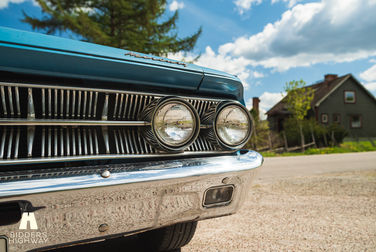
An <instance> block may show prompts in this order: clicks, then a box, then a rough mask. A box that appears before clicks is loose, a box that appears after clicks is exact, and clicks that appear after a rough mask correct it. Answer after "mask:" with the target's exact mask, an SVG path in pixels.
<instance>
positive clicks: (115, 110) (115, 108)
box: [113, 93, 119, 119]
mask: <svg viewBox="0 0 376 252" xmlns="http://www.w3.org/2000/svg"><path fill="white" fill-rule="evenodd" d="M118 100H119V94H118V93H116V98H115V105H114V106H115V107H114V116H113V118H114V119H116V112H117V107H118Z"/></svg>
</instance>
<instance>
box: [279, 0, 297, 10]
mask: <svg viewBox="0 0 376 252" xmlns="http://www.w3.org/2000/svg"><path fill="white" fill-rule="evenodd" d="M280 1H283V2H285V3H286V2H289V4H288V7H289V8H291V7H293V6H295V5H296V4H297V3H299V2H301V1H302V0H272V4H274V3H277V2H280Z"/></svg>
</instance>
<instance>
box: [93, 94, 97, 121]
mask: <svg viewBox="0 0 376 252" xmlns="http://www.w3.org/2000/svg"><path fill="white" fill-rule="evenodd" d="M97 105H98V92H95V101H94V116H93V117H94V118H96V117H97Z"/></svg>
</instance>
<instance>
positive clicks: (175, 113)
mask: <svg viewBox="0 0 376 252" xmlns="http://www.w3.org/2000/svg"><path fill="white" fill-rule="evenodd" d="M153 126H154V132H155V133H156V135H157V137H158V139H159V140H160V141H162V142H163V143H165V144H167V145H169V146H171V147H173V146H181V145H184V144H185V143H187V142H188V141H189V140H190V139H191V138H192V136H193V135H194V133H195V129H196V119H195V115H194V113H193V111H192V110H191V109H190V108H189V107H188V106H187V105H186V104H183V103H181V102H174V101H172V102H168V103H166V104H163V106H161V107H160V108H159V109H158V110H157V111H156V113H155V115H154V123H153Z"/></svg>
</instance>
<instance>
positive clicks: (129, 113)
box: [127, 95, 133, 119]
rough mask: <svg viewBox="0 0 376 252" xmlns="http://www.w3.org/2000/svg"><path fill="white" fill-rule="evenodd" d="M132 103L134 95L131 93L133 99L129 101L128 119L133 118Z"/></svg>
mask: <svg viewBox="0 0 376 252" xmlns="http://www.w3.org/2000/svg"><path fill="white" fill-rule="evenodd" d="M132 104H133V95H131V100H130V102H129V112H128V113H127V115H128V119H131V111H132Z"/></svg>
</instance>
